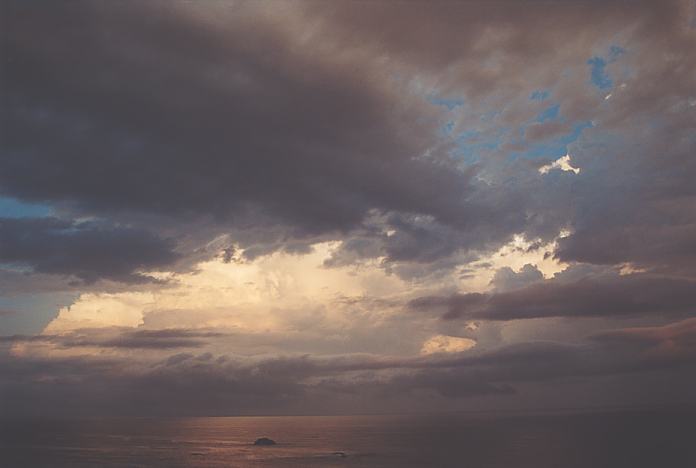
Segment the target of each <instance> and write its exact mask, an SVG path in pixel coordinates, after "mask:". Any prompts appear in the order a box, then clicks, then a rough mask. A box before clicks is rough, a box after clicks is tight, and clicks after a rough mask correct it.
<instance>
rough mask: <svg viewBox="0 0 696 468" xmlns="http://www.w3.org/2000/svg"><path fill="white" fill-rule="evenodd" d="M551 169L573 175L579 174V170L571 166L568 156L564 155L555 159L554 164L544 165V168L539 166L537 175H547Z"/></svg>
mask: <svg viewBox="0 0 696 468" xmlns="http://www.w3.org/2000/svg"><path fill="white" fill-rule="evenodd" d="M553 169H560V170H561V171H566V172H572V173H574V174H580V168H578V167H573V166H571V164H570V155H569V154H566V155H565V156H563V157H560V158H558V159H556V160H555V161H554V162H552V163H550V164H546V165H545V166H541V167H540V168H539V173H540V174H548V173H549V172H550V171H551V170H553Z"/></svg>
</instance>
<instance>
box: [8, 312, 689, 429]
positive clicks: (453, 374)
mask: <svg viewBox="0 0 696 468" xmlns="http://www.w3.org/2000/svg"><path fill="white" fill-rule="evenodd" d="M676 330H682V331H678V332H677V331H676ZM635 333H638V334H641V333H642V334H645V333H647V334H648V335H657V336H660V338H659V339H657V340H652V341H651V343H652V342H653V341H656V342H660V343H663V344H664V343H668V342H669V341H670V340H673V339H674V337H675V336H678V337H681V338H680V339H681V340H682V341H681V342H683V343H690V344H689V345H688V346H686V347H682V348H680V352H678V353H675V352H671V353H664V352H663V353H654V352H652V347H645V346H644V347H643V348H641V349H638V350H637V349H636V348H635V346H633V344H632V343H631V342H630V340H625V339H624V338H623V335H625V334H635ZM695 351H696V348H694V346H693V327H692V326H690V325H689V322H682V323H677V324H672V325H666V326H663V327H654V328H653V329H650V330H647V329H645V330H639V331H638V332H636V331H634V330H632V329H627V330H615V331H612V332H606V333H605V334H603V335H598V336H597V337H593V339H592V340H590V341H589V342H586V343H579V344H573V345H571V344H561V343H551V342H548V343H544V342H537V343H534V342H532V343H522V344H517V345H510V346H505V347H502V348H499V349H495V350H490V351H479V352H473V353H472V352H464V353H459V354H445V355H434V356H428V357H392V358H386V357H378V356H370V355H347V356H333V357H332V356H325V357H320V356H306V355H305V356H287V357H260V358H230V357H225V356H219V357H217V358H216V357H215V356H213V355H211V353H202V354H193V353H190V352H189V353H178V354H173V355H171V356H168V357H167V358H165V359H163V360H161V361H160V362H158V363H155V364H146V362H143V363H141V364H138V365H135V364H134V363H133V362H131V361H129V360H123V359H118V358H114V359H103V358H90V359H85V358H51V359H44V358H32V357H29V356H25V357H24V358H23V359H17V358H14V357H10V356H5V357H1V358H0V371H2V374H3V376H4V378H3V380H2V381H0V396H2V398H3V401H13V405H11V407H6V406H3V407H2V411H3V413H2V414H3V415H11V414H15V415H16V414H32V412H36V411H42V412H44V413H43V414H61V413H67V414H73V415H75V414H84V413H87V414H90V413H92V414H139V415H143V414H149V415H155V414H162V415H166V414H170V415H171V414H178V415H188V414H199V415H200V414H218V415H219V414H240V413H241V414H268V413H274V412H275V413H279V412H280V413H283V412H288V411H292V410H293V408H294V409H295V410H297V409H298V408H302V410H303V411H310V412H315V411H317V410H318V409H319V408H322V405H323V404H325V403H326V402H334V404H335V403H336V402H337V401H340V400H341V399H342V398H344V397H351V396H352V397H355V396H356V395H361V398H366V400H361V401H362V403H361V404H362V405H364V406H361V407H362V408H363V409H365V408H370V409H378V408H380V407H383V406H382V405H383V404H384V402H386V401H390V400H391V401H393V400H394V399H395V398H397V399H405V400H404V401H407V402H408V404H410V405H413V404H421V405H422V404H425V405H427V404H428V403H427V402H428V401H430V402H431V403H432V400H429V398H431V397H432V396H438V397H439V398H444V399H445V400H456V399H460V398H471V397H479V396H484V395H488V396H495V397H497V398H508V397H510V398H512V397H515V396H516V395H517V394H518V387H519V385H521V384H525V385H526V384H530V383H531V384H534V385H537V386H541V387H546V388H549V387H550V388H554V386H555V385H557V384H558V383H559V382H562V381H563V380H567V379H575V380H576V381H577V380H578V379H580V380H582V381H586V382H594V383H595V384H600V385H601V382H602V379H605V378H609V377H612V376H621V375H628V374H630V375H635V376H637V377H638V378H639V377H640V376H641V375H644V374H645V373H652V372H661V373H662V375H664V376H666V378H668V379H669V381H673V379H675V378H677V379H678V377H675V376H676V375H678V374H675V372H677V373H678V372H679V371H680V370H681V372H685V371H688V370H689V369H693V366H694V365H695V364H696V352H695ZM39 376H40V379H37V378H38V377H39ZM39 380H40V381H39ZM47 380H50V381H51V385H50V386H46V385H42V384H41V382H46V381H47ZM663 383H664V381H661V384H660V386H661V387H664V385H663ZM689 385H691V384H689ZM658 390H659V389H655V391H656V392H657V391H658ZM566 391H567V390H566ZM427 395H430V397H427ZM424 396H425V400H422V399H421V398H423V397H424ZM58 402H61V404H57V403H58ZM419 402H420V403H419ZM328 407H329V408H331V407H332V406H328ZM333 407H334V408H335V407H336V406H333ZM124 412H125V413H124Z"/></svg>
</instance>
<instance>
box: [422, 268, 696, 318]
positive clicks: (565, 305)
mask: <svg viewBox="0 0 696 468" xmlns="http://www.w3.org/2000/svg"><path fill="white" fill-rule="evenodd" d="M694 304H696V283H695V282H694V281H691V280H685V279H671V278H659V277H650V276H646V275H638V274H636V275H625V276H618V275H604V276H597V277H592V276H589V277H584V278H581V279H579V280H574V281H561V280H558V279H554V280H547V281H543V282H537V283H535V284H532V285H530V286H526V287H523V288H518V289H515V290H512V291H507V292H497V293H496V292H493V293H469V294H454V295H451V296H429V297H421V298H418V299H415V300H413V301H411V302H410V303H409V307H410V308H411V309H414V310H438V311H444V315H443V317H444V318H445V319H458V318H462V319H473V318H476V319H486V320H514V319H528V318H539V317H580V318H581V317H621V316H640V315H653V316H656V317H662V316H668V315H672V316H679V315H688V314H693V313H695V312H696V311H695V310H694V307H695V306H694Z"/></svg>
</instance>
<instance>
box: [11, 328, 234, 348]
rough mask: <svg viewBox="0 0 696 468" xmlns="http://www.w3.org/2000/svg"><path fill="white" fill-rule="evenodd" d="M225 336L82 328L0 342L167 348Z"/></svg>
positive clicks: (183, 331)
mask: <svg viewBox="0 0 696 468" xmlns="http://www.w3.org/2000/svg"><path fill="white" fill-rule="evenodd" d="M224 336H225V334H224V333H221V332H216V331H206V330H190V329H159V330H157V329H149V330H137V329H136V330H133V329H129V328H82V329H79V330H77V331H72V332H68V333H62V334H43V335H10V336H0V343H2V342H4V343H10V344H12V343H47V344H52V345H56V346H59V347H62V348H80V347H96V348H115V349H124V350H128V349H133V350H142V349H147V350H166V349H172V348H200V347H202V346H205V345H207V344H209V343H210V342H211V340H214V339H216V338H221V337H224Z"/></svg>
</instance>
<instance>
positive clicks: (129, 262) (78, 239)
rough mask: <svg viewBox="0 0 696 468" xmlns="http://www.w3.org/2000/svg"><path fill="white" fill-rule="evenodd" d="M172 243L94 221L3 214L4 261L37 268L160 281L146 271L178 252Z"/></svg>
mask: <svg viewBox="0 0 696 468" xmlns="http://www.w3.org/2000/svg"><path fill="white" fill-rule="evenodd" d="M173 249H174V246H173V243H172V242H171V241H169V240H166V239H162V238H160V237H158V236H156V235H154V234H151V233H149V232H146V231H143V230H140V229H132V228H126V227H119V226H112V225H109V224H106V223H100V222H95V221H82V222H79V221H67V220H62V219H58V218H0V262H3V263H5V264H12V265H17V266H18V267H25V268H29V269H30V270H31V271H33V272H37V273H47V274H55V275H63V276H73V277H76V278H79V279H80V280H82V281H83V282H85V283H93V282H95V281H98V280H101V279H108V280H114V281H120V282H125V283H142V282H148V281H155V279H154V278H153V277H151V276H148V275H147V274H145V273H143V272H144V271H151V270H154V269H158V268H165V267H167V266H170V265H172V264H173V263H174V262H175V261H176V260H177V258H178V255H177V254H176V253H175V252H174V250H173Z"/></svg>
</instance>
